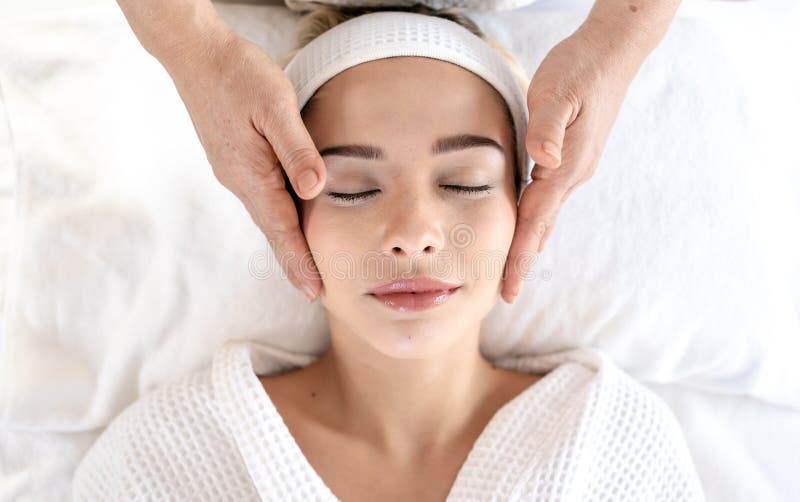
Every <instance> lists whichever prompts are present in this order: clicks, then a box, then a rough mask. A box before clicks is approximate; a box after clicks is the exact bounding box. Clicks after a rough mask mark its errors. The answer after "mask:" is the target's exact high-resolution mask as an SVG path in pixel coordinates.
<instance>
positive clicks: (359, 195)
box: [326, 185, 494, 202]
mask: <svg viewBox="0 0 800 502" xmlns="http://www.w3.org/2000/svg"><path fill="white" fill-rule="evenodd" d="M442 188H444V189H446V190H450V191H453V192H456V193H465V194H475V193H481V192H488V191H490V190H491V189H492V188H494V187H493V186H492V185H480V186H464V185H442ZM377 192H380V190H377V189H376V190H368V191H366V192H356V193H344V192H326V194H327V195H328V196H329V197H331V198H333V199H338V200H343V201H346V202H355V201H358V200H363V199H368V198H370V197H372V196H373V195H374V194H376V193H377Z"/></svg>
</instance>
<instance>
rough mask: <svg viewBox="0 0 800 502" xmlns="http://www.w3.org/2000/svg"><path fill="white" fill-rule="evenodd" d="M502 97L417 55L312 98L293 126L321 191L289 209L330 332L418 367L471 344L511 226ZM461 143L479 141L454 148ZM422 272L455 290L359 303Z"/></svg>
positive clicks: (361, 69) (510, 167)
mask: <svg viewBox="0 0 800 502" xmlns="http://www.w3.org/2000/svg"><path fill="white" fill-rule="evenodd" d="M501 99H502V98H501V97H500V96H499V94H496V91H495V90H494V88H492V87H491V86H490V85H489V84H488V83H486V82H485V81H483V80H482V79H481V78H480V77H478V76H476V75H474V74H473V73H471V72H469V71H467V70H465V69H463V68H461V67H459V66H456V65H454V64H451V63H448V62H444V61H439V60H435V59H430V58H424V57H394V58H387V59H380V60H376V61H370V62H367V63H363V64H360V65H357V66H355V67H352V68H350V69H348V70H346V71H344V72H342V73H340V74H338V75H336V76H335V77H334V78H333V79H331V80H329V81H328V82H327V83H325V85H323V86H322V87H321V88H320V89H319V90H318V91H317V93H316V94H315V96H314V100H313V105H312V106H310V107H309V108H308V109H307V110H306V112H305V113H304V120H305V123H306V126H307V128H308V130H309V133H310V134H311V137H312V138H313V140H314V142H315V144H316V146H317V148H318V149H319V151H320V153H321V154H322V156H323V159H324V161H325V165H326V167H327V181H326V184H325V187H324V189H323V190H322V192H321V193H320V194H319V196H317V197H316V198H314V199H312V200H309V201H305V200H304V201H301V203H300V204H301V207H300V209H301V212H302V225H303V229H304V233H305V236H306V240H307V241H308V244H309V248H310V249H311V252H312V255H313V257H314V261H315V263H316V265H317V268H318V269H319V271H320V273H321V275H322V280H323V284H324V291H323V294H322V295H321V301H322V303H323V305H324V306H325V308H326V309H327V311H328V318H329V321H330V323H331V329H332V332H333V331H335V332H336V333H337V336H340V337H341V336H346V337H348V338H351V337H356V339H353V340H351V341H354V342H357V343H359V344H361V345H364V344H366V345H365V346H371V347H372V348H374V349H375V350H377V351H380V352H381V353H383V354H385V355H387V356H390V357H396V358H424V357H428V356H431V355H434V354H436V353H439V352H441V351H444V350H447V349H448V348H449V347H451V346H452V345H453V344H455V343H457V342H458V341H459V339H462V338H463V337H465V336H470V335H477V332H478V331H479V327H480V323H481V321H482V319H483V318H484V317H485V316H486V314H487V313H488V312H489V310H490V309H491V308H492V306H493V305H494V303H495V301H496V300H497V298H498V295H499V292H500V286H501V280H502V273H503V267H504V264H505V261H506V256H507V254H508V249H509V246H510V244H511V238H512V236H513V233H514V226H515V222H516V210H517V207H516V197H515V185H514V174H513V173H514V154H513V152H514V150H513V137H512V134H513V132H512V130H511V128H510V126H509V125H508V123H507V118H506V115H505V110H504V105H503V102H502V101H501ZM461 135H469V136H474V137H476V138H477V140H476V141H473V142H470V141H467V142H464V141H461V142H459V141H458V140H457V139H456V140H454V139H452V138H454V137H458V136H461ZM448 138H450V139H448ZM481 138H488V140H487V139H481ZM495 143H496V145H497V146H493V145H495ZM465 144H466V145H467V147H464V145H465ZM354 145H355V146H354ZM476 145H477V146H476ZM342 147H345V148H342ZM461 187H467V188H461ZM469 187H484V188H469ZM354 194H355V195H354ZM420 276H426V277H433V278H434V279H437V280H440V281H443V282H448V283H454V284H457V285H460V287H459V288H458V289H457V290H456V291H455V292H454V293H453V294H452V295H450V296H449V297H448V299H447V301H445V302H443V303H439V304H437V305H435V306H433V307H431V308H426V309H422V310H413V309H412V310H407V309H404V308H402V307H398V306H397V305H395V307H394V308H392V307H390V306H387V305H386V304H385V302H384V301H383V300H381V299H379V298H378V297H376V296H373V295H371V294H369V291H370V290H371V289H372V288H375V287H377V286H380V285H382V284H385V283H388V282H391V281H393V280H396V279H410V278H415V277H420ZM390 303H395V304H396V303H397V302H391V301H390ZM362 342H363V343H362Z"/></svg>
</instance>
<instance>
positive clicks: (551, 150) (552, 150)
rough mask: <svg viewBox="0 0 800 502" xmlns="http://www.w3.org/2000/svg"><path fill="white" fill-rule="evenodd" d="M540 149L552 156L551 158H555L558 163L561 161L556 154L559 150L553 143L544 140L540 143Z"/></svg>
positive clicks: (559, 156)
mask: <svg viewBox="0 0 800 502" xmlns="http://www.w3.org/2000/svg"><path fill="white" fill-rule="evenodd" d="M542 149H544V151H545V152H547V153H548V154H550V155H552V156H553V157H555V158H557V159H558V160H559V161H561V154H559V153H558V150H559V148H558V145H556V144H555V143H553V142H552V141H550V140H549V139H548V140H545V141H544V142H543V143H542Z"/></svg>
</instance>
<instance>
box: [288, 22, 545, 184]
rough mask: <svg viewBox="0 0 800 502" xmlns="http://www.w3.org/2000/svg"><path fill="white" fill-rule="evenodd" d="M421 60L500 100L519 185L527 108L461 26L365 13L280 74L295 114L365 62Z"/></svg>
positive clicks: (499, 61)
mask: <svg viewBox="0 0 800 502" xmlns="http://www.w3.org/2000/svg"><path fill="white" fill-rule="evenodd" d="M394 56H422V57H429V58H434V59H440V60H442V61H448V62H450V63H453V64H456V65H458V66H461V67H462V68H465V69H467V70H469V71H471V72H472V73H474V74H476V75H477V76H479V77H481V78H482V79H483V80H485V81H486V82H488V83H489V84H490V85H491V86H492V87H494V88H495V89H497V92H499V93H500V95H501V96H502V97H503V99H504V100H505V102H506V104H507V105H508V109H509V111H510V112H511V117H512V119H513V122H514V133H515V137H516V146H517V152H516V153H517V166H516V167H517V170H518V171H519V174H520V179H521V180H522V183H523V186H524V185H526V184H527V183H528V182H529V181H530V172H531V168H532V163H533V161H532V160H531V159H530V158H529V157H528V152H527V150H526V148H525V136H526V132H527V126H528V108H527V106H526V99H525V96H523V95H522V91H521V89H520V88H519V86H518V84H517V83H516V80H515V78H514V75H513V74H512V72H511V69H510V68H509V66H508V64H507V63H506V62H505V60H503V58H502V57H501V56H500V55H499V54H498V53H497V52H495V50H494V49H492V48H491V47H490V46H489V44H487V43H486V42H485V41H483V40H482V39H481V38H480V37H478V36H476V35H474V34H473V33H472V32H471V31H469V30H468V29H466V28H464V27H463V26H461V25H459V24H457V23H455V22H453V21H450V20H448V19H443V18H439V17H434V16H429V15H426V14H418V13H413V12H401V11H382V12H371V13H369V14H364V15H361V16H357V17H354V18H351V19H348V20H347V21H345V22H343V23H340V24H338V25H336V26H334V27H333V28H331V29H329V30H328V31H325V32H324V33H322V34H321V35H320V36H318V37H317V38H315V39H314V40H312V41H311V42H309V43H308V44H307V45H306V46H305V47H303V48H302V49H300V50H299V51H298V52H297V54H295V56H294V58H293V59H292V60H291V61H290V62H289V64H288V65H287V66H286V68H285V69H284V71H285V73H286V75H287V76H288V78H289V80H290V81H291V82H292V85H294V90H295V92H296V93H297V98H298V101H299V105H300V109H301V110H302V109H303V107H304V106H305V105H306V103H307V102H308V100H309V99H311V96H313V95H314V93H315V92H316V91H317V89H319V88H320V87H321V86H322V85H323V84H324V83H325V82H327V81H328V80H330V79H331V78H333V77H334V76H336V75H337V74H338V73H341V72H343V71H344V70H346V69H348V68H351V67H353V66H356V65H358V64H361V63H366V62H367V61H374V60H376V59H384V58H389V57H394Z"/></svg>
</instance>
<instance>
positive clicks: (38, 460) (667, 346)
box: [0, 0, 800, 501]
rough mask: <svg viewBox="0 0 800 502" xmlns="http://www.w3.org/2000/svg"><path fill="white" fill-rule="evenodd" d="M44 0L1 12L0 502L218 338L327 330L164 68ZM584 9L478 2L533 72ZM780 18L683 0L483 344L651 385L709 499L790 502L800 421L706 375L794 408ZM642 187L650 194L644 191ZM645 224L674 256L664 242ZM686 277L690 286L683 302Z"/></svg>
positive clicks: (786, 73) (311, 338)
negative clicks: (574, 357) (520, 291)
mask: <svg viewBox="0 0 800 502" xmlns="http://www.w3.org/2000/svg"><path fill="white" fill-rule="evenodd" d="M47 3H50V2H39V3H28V4H25V6H24V8H25V9H26V11H25V12H21V11H17V12H10V11H7V10H5V11H3V12H2V13H0V98H2V103H1V105H2V106H0V239H2V240H0V273H4V274H6V275H5V277H6V280H5V281H4V283H3V284H2V287H0V299H2V300H4V303H3V304H2V305H3V307H1V308H3V311H2V315H3V317H2V325H0V356H2V357H4V358H5V359H4V360H3V363H4V365H3V367H2V368H0V379H1V380H0V410H1V411H2V415H3V419H4V424H5V425H6V426H7V428H4V429H3V430H2V431H0V434H2V436H0V440H2V442H0V472H2V473H3V475H4V478H3V479H0V500H6V499H9V500H11V499H13V500H19V499H26V498H29V499H48V500H52V499H58V498H60V497H61V494H63V493H64V492H63V489H64V487H65V486H66V484H67V483H68V479H69V476H70V473H71V469H72V468H73V467H74V465H75V462H76V461H77V459H78V458H79V457H80V455H81V453H82V452H83V451H85V448H86V447H88V445H89V444H90V443H91V440H92V438H93V437H95V435H96V434H97V433H98V432H99V430H100V428H101V427H102V426H103V425H104V424H105V423H107V421H108V420H109V419H110V417H112V416H114V415H115V414H116V413H117V412H118V411H119V410H120V409H121V408H122V407H124V406H125V405H126V404H127V403H129V402H131V401H132V400H133V399H135V397H136V396H137V395H138V394H140V393H141V392H145V391H147V390H148V389H150V388H152V387H154V386H155V385H158V384H159V383H160V382H163V381H166V380H170V379H173V378H175V377H176V376H177V375H180V374H182V373H184V372H186V371H189V370H192V369H195V368H198V367H200V366H202V365H204V364H206V363H207V361H208V356H209V354H210V353H211V352H213V349H214V348H215V346H216V345H218V344H219V343H221V342H222V341H223V340H225V339H227V338H229V337H231V336H236V337H245V338H257V339H261V340H264V339H267V340H272V341H275V342H276V345H278V346H284V347H287V348H291V349H293V350H297V351H306V352H316V351H319V350H320V349H321V348H322V347H323V345H324V339H322V338H320V336H319V335H320V333H321V332H323V330H324V318H323V317H322V312H321V310H319V309H318V308H311V309H305V308H304V303H303V300H302V299H301V298H300V296H299V294H297V293H296V292H294V290H293V289H292V288H291V287H289V286H288V284H287V283H286V281H284V280H281V278H280V277H277V276H272V277H270V278H259V269H258V267H257V265H259V260H260V259H261V258H262V257H264V256H266V255H267V254H266V250H265V247H264V246H265V241H264V239H263V237H262V236H261V235H260V234H259V233H258V231H257V229H256V228H255V227H254V225H253V224H252V222H250V221H249V218H248V217H247V216H246V214H244V210H243V208H242V207H241V204H240V203H239V202H238V200H236V199H235V198H234V197H233V196H232V195H231V194H230V193H228V192H227V191H226V190H225V189H224V188H222V187H221V186H219V184H218V183H217V182H216V180H215V179H214V178H213V175H212V174H211V171H210V168H208V166H207V163H206V161H205V156H204V154H203V152H202V149H201V147H200V145H199V142H198V141H197V139H196V137H195V134H194V131H193V129H192V127H191V123H190V122H189V120H188V116H187V114H186V112H185V111H184V110H183V108H182V104H181V103H180V100H179V99H178V96H177V93H176V92H175V91H174V88H172V85H171V82H170V81H169V79H168V77H167V76H166V74H165V73H164V72H163V69H161V68H160V66H159V65H158V63H157V62H156V61H154V60H153V59H152V58H150V57H149V56H147V55H146V54H145V53H144V51H143V50H142V49H141V47H140V46H139V45H138V42H136V40H135V39H134V38H133V36H132V34H131V33H130V30H129V28H128V26H127V24H126V23H125V20H124V18H122V15H121V13H120V12H119V9H118V7H117V6H116V5H115V4H114V3H113V2H110V1H102V2H96V1H95V2H87V1H84V2H74V3H71V4H69V5H68V6H66V7H65V6H64V5H63V3H60V2H52V3H51V5H50V7H49V8H48V9H47V10H42V9H41V7H42V5H43V4H47ZM792 6H794V11H792ZM37 7H38V8H37ZM570 9H572V10H570ZM221 10H222V11H223V14H224V15H225V16H226V17H227V18H228V19H229V20H231V22H232V23H234V25H235V26H236V28H237V29H238V30H239V31H240V32H241V33H243V34H245V35H246V36H248V37H249V38H251V39H252V40H254V41H256V42H257V43H259V44H260V45H261V46H263V47H267V48H269V51H270V53H271V54H272V55H273V56H277V55H279V54H281V53H283V51H285V50H286V49H288V47H289V39H288V37H287V32H286V31H285V30H286V28H287V27H289V26H291V23H292V22H293V19H294V17H293V14H290V13H289V12H287V11H285V10H284V9H280V8H276V7H257V6H252V5H249V6H236V5H226V6H221ZM586 11H588V4H587V3H583V4H581V3H580V2H576V3H572V4H569V5H567V4H564V3H561V2H555V1H550V2H548V1H544V0H539V1H537V2H536V3H535V4H534V5H532V6H531V7H529V8H528V9H526V10H525V13H527V14H525V13H519V12H518V13H501V14H496V15H494V14H481V15H475V16H474V18H475V19H476V20H478V21H479V24H480V25H481V26H483V27H484V28H485V29H486V30H487V31H488V32H489V33H490V34H492V35H494V36H495V37H496V38H497V39H498V40H499V41H500V42H501V43H503V44H505V45H506V46H508V47H510V48H512V50H514V52H516V53H517V54H528V55H529V57H527V58H524V59H523V65H524V66H525V67H526V68H528V70H529V72H532V71H533V69H534V68H535V67H536V65H537V64H538V63H539V61H541V58H542V57H543V56H544V52H545V50H544V49H546V47H544V45H546V44H547V43H555V42H556V41H557V40H558V39H560V38H561V37H563V36H566V35H567V34H568V33H569V32H571V31H572V30H573V29H574V28H575V27H576V26H577V25H578V23H579V22H580V21H581V20H582V18H583V17H584V16H585V12H586ZM792 12H794V14H793V13H792ZM6 14H8V15H6ZM526 16H527V17H526ZM793 16H794V17H793ZM796 19H797V15H796V4H794V3H792V2H781V1H774V2H761V3H758V4H740V3H735V4H733V3H732V4H727V3H725V2H713V3H706V2H691V1H688V2H685V3H684V5H683V6H682V8H681V11H680V12H679V16H678V18H676V20H675V22H674V23H673V29H672V30H671V31H670V33H669V34H668V36H667V38H666V39H665V41H664V42H663V44H662V46H661V47H659V49H658V50H657V51H656V52H655V53H654V54H653V55H652V56H651V58H649V59H648V61H647V62H646V64H645V66H644V67H643V68H642V71H641V72H640V75H639V76H637V80H636V81H635V82H634V84H633V85H632V87H631V89H630V92H629V96H628V98H627V99H626V103H625V105H624V106H623V110H622V111H621V112H620V117H619V118H618V122H617V126H616V127H615V130H614V132H613V133H612V137H611V138H610V139H609V145H608V147H607V149H606V154H605V156H604V160H603V161H602V163H601V165H600V166H599V167H598V172H597V175H596V177H595V179H593V180H592V182H590V184H587V185H586V186H585V187H582V188H581V189H579V190H578V191H576V193H575V194H574V195H573V197H572V198H571V199H570V201H569V203H568V205H567V206H565V208H564V210H563V211H562V214H561V216H560V219H559V224H558V228H557V231H556V232H554V234H553V236H552V237H551V242H550V243H549V250H548V251H546V253H545V256H544V257H543V261H542V262H541V263H540V267H539V268H538V269H537V270H536V272H537V273H539V274H541V273H542V272H547V271H549V272H550V273H551V274H552V277H551V280H543V281H541V280H540V281H535V282H533V283H531V284H527V285H526V289H525V290H524V294H526V295H527V296H525V297H521V298H520V300H523V302H522V304H523V305H535V306H537V307H538V308H531V309H527V310H523V309H520V308H516V309H512V308H508V307H506V306H505V305H503V304H502V303H500V304H498V308H497V309H495V310H494V311H493V313H492V318H491V319H490V320H489V321H488V322H487V328H488V329H487V336H486V338H485V344H484V347H485V349H486V350H487V352H489V353H493V354H501V353H504V352H509V351H517V352H519V351H522V350H526V349H528V348H530V347H531V346H534V347H536V348H537V349H539V350H549V349H553V348H558V347H560V346H562V345H563V344H565V343H568V344H572V343H589V344H593V345H596V346H599V347H601V348H604V349H606V350H608V351H609V352H611V353H612V355H613V356H614V359H615V361H617V362H618V363H619V364H620V365H621V366H623V367H624V368H625V369H626V370H628V371H629V372H631V373H632V374H634V376H637V377H638V378H640V379H642V380H644V381H648V382H650V383H649V385H652V386H656V387H657V390H658V392H663V395H664V396H665V398H666V399H667V400H668V402H670V404H672V405H673V408H674V409H676V413H677V414H678V416H679V419H681V422H682V424H683V426H684V428H685V430H686V433H687V436H688V437H689V440H690V446H691V447H692V449H693V453H694V454H695V455H696V460H697V462H698V467H699V469H700V471H701V476H702V477H703V482H704V486H705V488H706V490H707V492H708V494H709V500H724V501H728V500H754V499H757V500H780V497H784V500H795V499H798V498H800V488H798V484H799V482H798V481H797V480H796V479H795V477H794V476H793V474H794V473H795V472H798V470H800V465H799V463H798V458H797V454H796V453H794V452H796V451H800V450H798V446H800V445H798V444H797V442H798V441H800V439H798V438H800V423H798V414H797V412H792V411H790V410H788V409H785V408H782V407H780V406H777V405H774V404H769V403H766V402H762V401H759V400H756V399H754V398H748V397H737V396H723V395H717V394H713V393H708V392H707V391H701V390H699V389H698V387H701V386H705V387H706V388H715V389H717V390H719V391H725V392H728V393H736V392H739V393H749V394H753V395H760V396H761V397H762V398H763V399H769V400H771V401H772V402H774V403H784V404H787V405H788V404H791V403H795V402H798V400H800V392H798V389H799V388H800V387H798V386H800V377H797V375H798V373H797V371H800V369H798V368H800V365H797V364H796V363H795V362H794V361H795V360H796V354H797V353H798V350H797V348H798V344H799V343H800V336H797V335H798V333H800V329H799V328H798V326H797V319H798V315H800V295H798V288H797V284H800V264H798V260H797V259H796V257H797V256H798V255H800V251H798V250H799V249H800V248H798V241H797V235H796V233H795V234H793V233H791V231H790V230H791V228H792V225H791V223H796V221H797V220H798V214H800V210H799V209H798V205H797V204H798V202H797V200H798V195H800V176H798V175H797V174H798V173H800V151H798V150H797V149H796V148H795V147H794V143H795V142H796V136H797V132H798V131H797V128H796V126H794V129H792V127H793V126H792V125H793V124H794V123H795V118H796V117H797V116H799V115H800V103H799V102H798V98H797V93H796V91H795V89H797V88H800V78H798V71H797V67H796V66H797V65H796V63H795V65H794V66H791V62H792V61H796V60H797V58H796V57H795V58H794V59H792V57H793V56H796V55H797V54H798V50H797V45H796V44H797V38H796V37H794V38H792V37H790V36H789V33H790V29H789V28H790V27H791V26H792V22H793V21H792V20H796ZM794 22H796V21H794ZM268 27H269V28H268ZM753 27H757V28H758V29H754V28H753ZM794 31H796V30H794ZM548 41H549V42H548ZM543 44H544V45H543ZM765 48H767V49H772V51H770V52H765V51H764V49H765ZM676 54H685V55H686V57H685V58H683V59H675V55H676ZM711 56H714V58H711ZM790 70H793V71H790ZM771 75H774V77H771ZM142 90H145V91H146V92H142ZM786 116H788V117H790V118H789V119H787V117H786ZM743 119H747V120H748V122H746V123H744V122H742V120H743ZM6 122H8V123H9V124H10V126H11V127H10V128H7V127H4V124H5V123H6ZM770 124H780V125H781V127H779V128H777V129H767V128H766V126H767V125H770ZM654 138H656V140H654ZM661 138H663V141H662V140H661ZM676 138H680V141H679V142H676ZM726 138H728V139H732V140H733V141H730V143H731V144H730V145H729V146H730V148H722V146H723V145H726ZM750 138H752V145H750V144H747V145H744V146H743V145H742V143H744V142H746V141H748V140H749V139H750ZM12 139H13V143H12V142H11V141H10V140H12ZM676 143H677V144H681V145H684V147H685V150H677V149H675V150H673V149H672V146H673V145H675V144H676ZM664 145H668V146H669V148H664ZM12 146H13V148H12ZM757 154H758V155H763V157H759V156H758V155H757ZM739 155H747V156H748V157H747V162H746V163H744V164H742V161H741V159H740V158H739V157H738V156H739ZM687 159H689V160H690V161H692V162H694V163H695V164H693V166H694V168H690V169H687V168H686V165H685V164H686V161H687ZM693 159H694V160H693ZM17 166H19V168H20V170H19V171H17V170H16V169H17ZM630 166H639V168H638V169H637V170H632V169H631V167H630ZM690 167H692V166H690ZM648 180H654V181H655V183H650V184H648V183H645V182H646V181H648ZM650 185H653V186H654V187H663V192H659V191H658V190H652V188H650V191H648V192H646V193H643V194H641V196H637V193H636V192H635V190H636V189H638V188H642V187H650ZM682 188H685V190H686V193H685V194H684V195H682V196H680V197H676V193H678V192H677V191H678V190H680V189H682ZM626 191H627V192H626ZM14 193H16V194H21V195H22V197H20V198H19V199H18V200H17V201H16V205H15V203H14V202H12V200H11V196H12V195H13V194H14ZM620 194H627V195H625V196H624V197H620ZM751 199H752V200H751ZM620 200H623V201H626V204H627V205H617V206H615V205H614V204H617V203H618V202H619V201H620ZM648 201H650V202H648ZM652 201H655V202H654V203H653V202H652ZM704 201H705V203H706V204H707V205H705V206H704V205H703V203H704ZM630 204H632V205H630ZM637 204H638V205H637ZM658 204H661V208H662V209H663V207H674V211H675V212H676V213H679V215H680V216H681V218H682V220H681V219H680V218H678V219H675V220H670V219H669V217H670V215H669V213H664V212H661V213H659V212H658V211H657V209H658V206H657V205H658ZM637 211H639V212H640V213H637ZM609 214H610V215H613V217H609V216H608V215H609ZM654 215H656V216H657V217H659V218H667V220H666V222H667V223H669V225H668V226H667V228H666V229H663V231H664V234H663V238H664V239H670V242H672V241H673V240H674V241H675V242H672V244H674V246H673V247H669V243H665V244H664V245H663V247H660V246H659V241H658V239H657V237H661V235H658V234H657V233H656V232H654V231H653V230H652V228H651V227H652V221H653V217H654ZM620 221H623V222H625V226H624V227H622V228H617V227H616V226H615V224H618V223H619V222H620ZM680 221H684V222H685V225H684V226H683V227H681V226H680V225H679V224H680ZM704 230H706V233H707V235H706V236H703V234H702V232H703V231H704ZM609 235H612V236H613V237H614V240H613V241H612V240H610V239H609ZM654 237H655V238H654ZM695 237H701V238H702V239H701V241H700V242H699V244H698V243H697V242H691V238H695ZM219 243H230V244H229V245H228V247H220V245H219ZM586 249H591V250H592V251H593V252H592V253H591V254H590V255H587V253H585V250H586ZM548 252H549V254H548ZM710 258H717V260H718V264H717V265H716V266H711V267H710V268H708V265H709V263H708V262H709V259H710ZM604 260H605V261H604ZM608 260H613V261H608ZM248 265H249V266H250V268H248ZM711 265H713V264H711ZM625 267H630V270H626V269H625ZM704 267H706V268H704ZM654 273H656V275H657V278H658V280H655V279H654ZM538 277H542V275H539V276H538ZM637 277H649V278H650V279H651V282H650V283H647V281H638V282H637ZM682 283H688V284H691V285H692V286H693V288H689V290H688V291H687V296H686V297H676V296H677V295H676V294H675V293H676V291H683V290H684V289H685V288H680V287H679V286H681V285H682ZM578 287H581V288H583V289H581V290H580V291H579V290H578V289H577V288H578ZM548 288H550V289H548ZM598 292H600V293H601V294H598ZM578 293H581V294H580V295H578ZM604 295H605V296H604ZM626 295H627V297H626ZM594 297H597V298H594ZM577 299H580V300H581V303H580V304H578V305H579V308H575V307H574V305H575V303H574V302H575V301H576V300H577ZM748 301H749V302H750V303H748ZM525 302H527V303H525ZM518 304H520V302H519V301H518ZM543 304H544V305H547V306H548V308H546V309H542V307H541V306H542V305H543ZM745 307H748V308H745ZM279 314H283V315H279ZM523 327H531V328H536V329H532V330H528V331H524V330H522V328H523ZM523 331H524V332H523ZM287 333H291V334H292V336H291V338H290V337H287V336H286V334H287ZM669 336H671V337H672V338H666V337H669ZM792 377H795V378H792ZM659 381H672V382H674V381H682V382H684V383H683V384H682V385H677V384H670V385H665V386H659V385H658V384H657V383H655V382H659ZM689 385H693V386H694V388H691V387H689ZM654 390H656V389H654ZM765 424H766V425H765ZM8 426H11V427H12V428H8ZM753 438H759V439H758V440H754V439H753Z"/></svg>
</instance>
